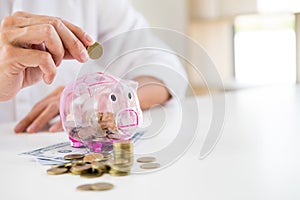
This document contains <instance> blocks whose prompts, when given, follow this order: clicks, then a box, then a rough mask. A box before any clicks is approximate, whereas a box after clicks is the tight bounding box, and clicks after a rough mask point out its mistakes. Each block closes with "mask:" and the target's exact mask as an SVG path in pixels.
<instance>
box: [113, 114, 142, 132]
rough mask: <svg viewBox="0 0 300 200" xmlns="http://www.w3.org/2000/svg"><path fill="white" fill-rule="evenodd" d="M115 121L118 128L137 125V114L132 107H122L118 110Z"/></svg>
mask: <svg viewBox="0 0 300 200" xmlns="http://www.w3.org/2000/svg"><path fill="white" fill-rule="evenodd" d="M116 121H117V126H118V128H119V129H127V128H130V127H136V126H138V125H139V116H138V113H137V112H136V111H135V110H134V109H123V110H121V111H120V112H118V114H117V119H116Z"/></svg>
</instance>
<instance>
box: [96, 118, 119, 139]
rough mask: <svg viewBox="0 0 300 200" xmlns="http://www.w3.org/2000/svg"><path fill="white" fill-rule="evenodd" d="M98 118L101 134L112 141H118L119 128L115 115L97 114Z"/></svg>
mask: <svg viewBox="0 0 300 200" xmlns="http://www.w3.org/2000/svg"><path fill="white" fill-rule="evenodd" d="M97 118H98V125H99V128H100V131H101V134H102V135H103V136H105V137H107V138H110V139H118V138H117V133H118V127H117V124H116V118H115V115H114V114H113V113H111V112H106V113H103V112H99V113H97Z"/></svg>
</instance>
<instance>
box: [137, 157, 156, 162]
mask: <svg viewBox="0 0 300 200" xmlns="http://www.w3.org/2000/svg"><path fill="white" fill-rule="evenodd" d="M136 161H137V162H140V163H151V162H155V161H156V158H155V157H148V156H147V157H140V158H138V159H137V160H136Z"/></svg>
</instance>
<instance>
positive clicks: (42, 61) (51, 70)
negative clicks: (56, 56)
mask: <svg viewBox="0 0 300 200" xmlns="http://www.w3.org/2000/svg"><path fill="white" fill-rule="evenodd" d="M10 52H11V53H12V54H14V56H13V58H14V59H15V60H14V63H15V64H14V65H15V67H16V68H17V69H16V70H21V68H23V70H24V69H25V68H36V67H38V68H39V69H40V70H41V71H42V73H43V79H44V82H45V83H46V84H50V83H52V81H53V79H54V77H55V75H56V65H55V63H54V61H53V59H52V57H51V55H50V54H49V53H47V52H44V51H38V50H32V49H22V48H16V47H12V48H11V50H10ZM8 57H10V56H8ZM12 73H13V72H12ZM16 73H19V72H17V71H16ZM26 75H27V74H26ZM26 78H28V80H27V79H26ZM26 80H27V82H29V83H27V82H26ZM24 81H25V85H31V84H32V82H30V81H33V80H30V76H28V77H27V76H26V77H25V80H24Z"/></svg>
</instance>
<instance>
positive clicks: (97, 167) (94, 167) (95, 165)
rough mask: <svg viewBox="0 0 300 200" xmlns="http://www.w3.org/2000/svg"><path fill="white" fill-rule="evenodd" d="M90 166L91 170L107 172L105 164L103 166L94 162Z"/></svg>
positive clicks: (101, 163)
mask: <svg viewBox="0 0 300 200" xmlns="http://www.w3.org/2000/svg"><path fill="white" fill-rule="evenodd" d="M91 165H92V168H93V169H96V170H101V171H102V172H107V171H108V169H107V166H106V164H104V163H103V162H98V161H95V162H92V164H91Z"/></svg>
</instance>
